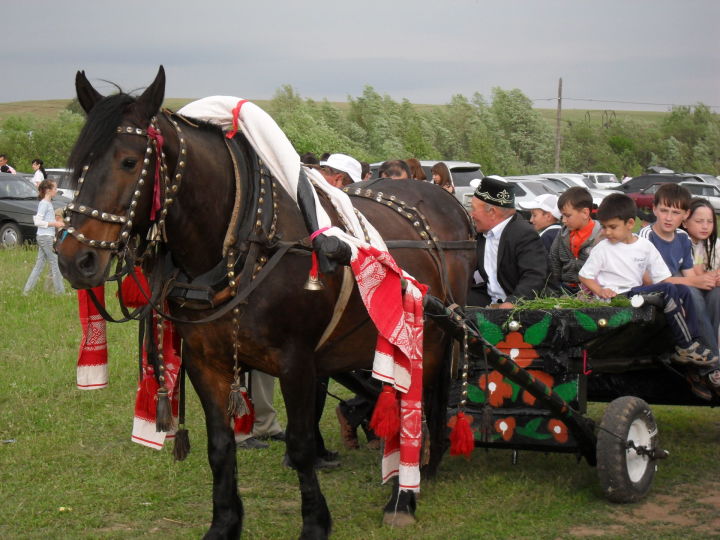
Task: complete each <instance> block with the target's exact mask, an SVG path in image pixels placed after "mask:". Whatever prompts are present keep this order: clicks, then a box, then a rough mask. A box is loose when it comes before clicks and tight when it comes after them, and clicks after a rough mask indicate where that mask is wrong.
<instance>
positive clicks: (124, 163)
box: [120, 158, 138, 171]
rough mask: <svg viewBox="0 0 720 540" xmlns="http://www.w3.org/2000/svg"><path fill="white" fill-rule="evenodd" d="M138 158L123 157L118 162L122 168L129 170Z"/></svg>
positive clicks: (133, 166)
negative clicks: (120, 161)
mask: <svg viewBox="0 0 720 540" xmlns="http://www.w3.org/2000/svg"><path fill="white" fill-rule="evenodd" d="M137 162H138V160H137V159H134V158H125V159H123V160H122V163H121V164H120V165H121V166H122V168H123V169H125V170H127V171H131V170H133V169H134V168H135V165H137Z"/></svg>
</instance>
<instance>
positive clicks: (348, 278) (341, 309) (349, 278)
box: [315, 266, 355, 351]
mask: <svg viewBox="0 0 720 540" xmlns="http://www.w3.org/2000/svg"><path fill="white" fill-rule="evenodd" d="M353 285H355V280H354V279H353V273H352V270H350V267H348V266H343V278H342V285H341V286H340V294H338V297H337V300H336V301H335V309H333V314H332V318H331V319H330V323H329V324H328V325H327V328H325V331H324V332H323V335H322V336H320V339H319V340H318V343H317V345H315V351H317V350H318V349H320V347H322V346H323V345H325V342H326V341H327V340H328V338H329V337H330V336H331V335H332V333H333V332H334V331H335V328H337V325H338V323H339V322H340V319H341V318H342V316H343V313H345V308H346V307H347V304H348V301H349V300H350V293H352V290H353Z"/></svg>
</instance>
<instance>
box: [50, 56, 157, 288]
mask: <svg viewBox="0 0 720 540" xmlns="http://www.w3.org/2000/svg"><path fill="white" fill-rule="evenodd" d="M75 87H76V90H77V96H78V100H79V102H80V105H81V106H82V108H83V109H84V110H85V112H86V113H87V121H86V123H85V126H84V127H83V129H82V131H81V133H80V135H79V137H78V139H77V141H76V143H75V146H74V148H73V150H72V153H71V156H70V160H69V163H70V167H71V168H72V169H73V171H74V173H73V181H74V182H75V183H76V184H77V189H78V193H77V195H76V197H75V200H74V201H73V202H72V203H71V204H69V205H68V207H67V209H66V213H65V218H64V221H65V227H64V228H63V229H62V231H61V232H60V235H59V237H58V240H57V242H56V251H57V253H58V257H59V262H60V268H61V271H62V273H63V275H64V276H65V278H66V279H67V280H68V281H69V282H70V283H71V284H72V286H73V287H76V288H90V287H95V286H98V285H100V284H101V283H102V282H103V281H104V279H105V276H106V274H107V268H108V266H109V264H110V261H111V259H112V256H113V255H117V254H120V253H122V252H123V251H124V250H126V249H127V248H128V242H129V241H130V239H131V238H134V237H135V236H136V235H140V236H141V237H143V238H144V235H145V234H146V233H147V230H148V229H149V227H150V222H151V219H150V215H151V213H152V212H153V208H154V206H153V205H154V204H156V203H154V199H155V198H156V197H157V195H158V194H157V193H155V194H154V189H153V186H154V187H155V189H158V188H159V186H158V185H156V184H157V183H158V181H157V178H159V174H160V164H161V162H162V160H163V159H164V157H163V156H162V150H161V148H160V146H161V138H160V137H161V136H160V135H159V129H158V126H157V121H156V117H155V115H156V114H157V113H158V111H159V110H160V107H161V105H162V101H163V98H164V94H165V70H164V69H163V67H162V66H160V69H159V71H158V73H157V76H156V77H155V80H154V81H153V83H152V84H151V85H150V86H148V87H147V89H146V90H145V91H144V92H143V93H142V95H141V96H139V97H137V98H135V97H132V96H130V95H128V94H124V93H122V92H121V93H118V94H114V95H111V96H103V95H101V94H100V93H99V92H98V91H97V90H96V89H95V88H93V86H92V84H90V82H89V81H88V79H87V78H86V76H85V73H84V72H82V71H79V72H78V73H77V76H76V78H75Z"/></svg>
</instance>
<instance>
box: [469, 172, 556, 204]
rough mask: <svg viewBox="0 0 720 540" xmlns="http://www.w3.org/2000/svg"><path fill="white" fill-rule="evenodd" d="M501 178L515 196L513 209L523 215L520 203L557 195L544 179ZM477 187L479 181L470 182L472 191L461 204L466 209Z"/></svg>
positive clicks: (531, 177) (528, 177)
mask: <svg viewBox="0 0 720 540" xmlns="http://www.w3.org/2000/svg"><path fill="white" fill-rule="evenodd" d="M503 178H505V180H507V181H508V182H509V183H510V184H512V186H513V192H514V194H515V208H517V209H518V210H520V211H521V212H523V213H527V210H524V209H523V208H522V207H521V206H520V203H532V202H535V200H536V199H537V198H538V196H540V195H543V194H546V193H548V194H550V195H559V192H558V191H556V190H555V189H553V187H552V186H550V185H548V184H547V182H544V179H543V178H541V177H539V176H533V175H528V176H504V177H503ZM479 185H480V180H479V179H476V180H472V181H471V182H470V186H471V187H472V189H473V191H471V192H470V193H469V194H468V195H467V200H466V201H463V204H464V205H465V207H466V208H469V207H470V205H471V202H470V201H471V200H472V195H473V192H474V190H475V189H476V188H477V187H478V186H479Z"/></svg>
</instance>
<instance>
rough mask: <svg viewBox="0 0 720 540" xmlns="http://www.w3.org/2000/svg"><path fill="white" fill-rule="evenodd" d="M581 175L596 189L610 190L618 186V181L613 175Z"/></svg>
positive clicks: (595, 173) (594, 173) (587, 173)
mask: <svg viewBox="0 0 720 540" xmlns="http://www.w3.org/2000/svg"><path fill="white" fill-rule="evenodd" d="M582 175H583V176H584V177H585V178H587V179H588V180H590V182H592V184H593V186H594V187H595V188H597V189H612V188H616V187H618V186H619V185H620V180H618V179H617V176H615V175H614V174H613V173H605V172H584V173H582Z"/></svg>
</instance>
